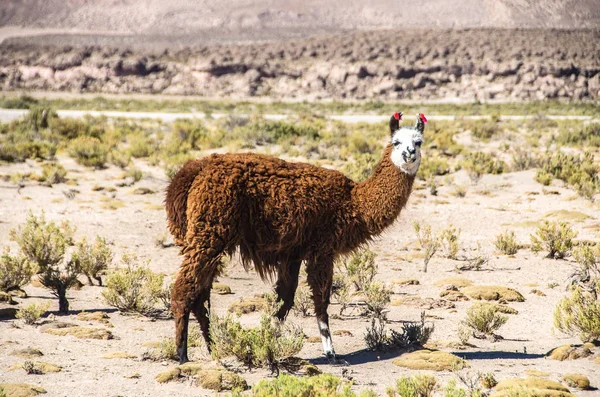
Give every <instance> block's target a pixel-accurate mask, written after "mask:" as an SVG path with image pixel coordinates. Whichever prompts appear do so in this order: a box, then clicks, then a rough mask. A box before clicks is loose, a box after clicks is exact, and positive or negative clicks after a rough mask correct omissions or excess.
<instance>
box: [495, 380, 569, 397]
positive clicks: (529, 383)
mask: <svg viewBox="0 0 600 397" xmlns="http://www.w3.org/2000/svg"><path fill="white" fill-rule="evenodd" d="M494 390H495V391H496V393H494V394H492V397H504V396H506V397H509V396H516V395H519V396H528V397H574V396H573V394H571V393H570V392H569V389H567V388H566V387H564V386H563V385H561V384H560V383H558V382H555V381H553V380H548V379H542V378H515V379H505V380H503V381H501V382H500V383H498V385H497V386H496V387H495V389H494Z"/></svg>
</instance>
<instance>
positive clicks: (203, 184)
mask: <svg viewBox="0 0 600 397" xmlns="http://www.w3.org/2000/svg"><path fill="white" fill-rule="evenodd" d="M391 152H392V146H391V144H390V145H388V146H387V147H386V148H385V150H384V152H383V157H382V159H381V161H380V163H379V164H378V165H377V167H376V168H375V170H374V172H373V175H372V176H371V177H370V178H369V179H368V180H366V181H364V182H360V183H355V182H354V181H352V180H351V179H349V178H347V177H346V176H344V175H343V174H342V173H340V172H338V171H334V170H329V169H325V168H321V167H316V166H313V165H309V164H305V163H292V162H287V161H284V160H280V159H277V158H273V157H268V156H264V155H258V154H253V153H247V154H224V155H217V154H213V155H211V156H208V157H205V158H203V159H201V160H192V161H189V162H187V163H186V164H185V165H184V166H183V168H181V170H180V171H179V172H178V173H177V174H176V175H175V177H174V178H173V180H172V182H171V184H170V185H169V187H168V189H167V196H166V210H167V215H168V223H169V228H170V231H171V233H172V234H173V236H174V237H175V241H176V244H177V245H179V246H180V247H181V253H182V254H183V257H184V259H183V263H182V265H181V269H180V272H179V275H178V277H177V280H176V281H175V285H174V290H173V296H172V303H173V305H172V307H173V313H174V315H175V320H176V336H177V338H176V342H177V346H178V352H179V355H180V360H181V361H187V354H186V346H185V342H186V341H187V322H188V318H189V313H190V310H191V311H192V312H193V313H194V315H195V316H196V317H197V318H198V320H199V322H200V325H201V328H202V332H203V334H204V337H205V339H206V341H207V342H210V337H209V331H208V324H209V323H208V310H209V307H210V306H209V305H210V288H211V285H212V281H213V279H214V277H215V276H216V275H217V274H216V273H217V272H218V266H219V262H220V258H221V256H222V255H223V254H224V253H233V252H234V251H235V250H236V249H238V248H239V250H240V253H241V257H242V260H243V263H244V266H245V267H248V265H249V264H250V262H252V263H253V264H254V268H255V269H256V271H257V272H258V274H259V275H260V276H261V277H262V278H263V279H265V278H267V277H269V276H271V275H277V278H278V281H277V286H276V292H277V294H278V295H279V298H280V299H281V300H282V301H283V306H282V308H281V309H280V312H279V313H278V314H277V316H278V317H279V318H281V319H283V318H284V317H285V316H286V315H287V313H288V311H289V310H290V308H291V307H292V305H293V301H294V293H295V290H296V287H297V284H298V273H299V269H300V264H301V263H302V261H305V262H306V268H307V273H308V283H309V285H310V286H311V288H312V291H313V299H314V301H315V311H316V315H317V318H318V319H319V320H320V321H324V322H325V323H327V322H328V318H327V306H328V304H329V297H330V289H331V283H332V277H333V263H334V260H335V258H336V257H337V256H339V255H341V254H346V253H349V252H351V251H353V250H355V249H356V248H358V247H359V246H361V245H362V244H365V243H366V242H368V241H369V240H370V239H372V238H373V237H375V236H377V235H379V234H380V233H381V232H382V231H383V230H384V229H385V228H386V227H388V226H389V225H391V224H392V223H393V222H394V220H395V219H396V218H397V217H398V215H399V213H400V210H401V209H402V208H403V207H404V206H405V205H406V202H407V200H408V197H409V195H410V192H411V189H412V185H413V181H414V176H409V175H407V174H406V173H404V172H402V171H401V170H400V169H398V167H396V166H395V165H394V164H393V163H392V161H391V158H390V154H391ZM322 331H323V330H322ZM209 346H210V345H209Z"/></svg>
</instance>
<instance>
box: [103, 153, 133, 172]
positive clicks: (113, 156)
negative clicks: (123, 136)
mask: <svg viewBox="0 0 600 397" xmlns="http://www.w3.org/2000/svg"><path fill="white" fill-rule="evenodd" d="M107 159H108V162H109V163H110V164H113V165H116V166H117V167H119V168H122V169H125V168H127V166H128V165H129V164H130V163H131V155H130V154H129V153H127V152H126V151H123V150H116V149H113V150H111V151H110V152H109V153H108V157H107Z"/></svg>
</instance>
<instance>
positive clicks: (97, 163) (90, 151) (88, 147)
mask: <svg viewBox="0 0 600 397" xmlns="http://www.w3.org/2000/svg"><path fill="white" fill-rule="evenodd" d="M69 156H71V157H73V158H74V159H75V161H77V162H78V163H79V164H81V165H85V166H86V167H94V168H102V167H104V165H105V164H106V161H107V158H108V147H107V146H106V145H105V144H104V143H102V142H101V141H100V140H99V139H98V138H93V137H88V136H82V137H79V138H77V139H74V140H73V141H72V142H71V144H70V145H69Z"/></svg>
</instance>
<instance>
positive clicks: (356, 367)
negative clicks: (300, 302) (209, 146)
mask: <svg viewBox="0 0 600 397" xmlns="http://www.w3.org/2000/svg"><path fill="white" fill-rule="evenodd" d="M59 161H60V163H61V164H63V165H64V166H65V167H66V168H67V170H68V172H69V173H68V177H70V178H72V179H76V181H77V186H67V185H65V184H59V185H55V186H54V187H52V188H50V187H43V186H40V185H39V184H37V183H35V182H30V183H27V184H26V186H25V187H23V188H22V189H20V190H17V189H16V187H15V185H14V184H11V183H10V182H0V241H2V245H10V246H12V247H13V249H14V248H15V247H14V244H13V243H12V242H10V241H9V238H8V236H9V230H10V229H11V228H13V227H15V226H17V225H19V224H20V223H22V222H24V220H25V216H26V214H27V212H28V211H30V210H31V211H33V212H34V213H35V214H39V213H40V212H41V211H42V210H44V211H45V212H46V216H47V217H48V219H50V220H56V221H63V220H69V221H70V222H71V223H72V224H73V225H75V226H76V227H77V232H76V235H75V237H76V239H79V238H81V237H84V236H86V237H88V239H90V238H93V237H94V236H96V235H100V236H104V237H106V238H107V239H108V240H109V241H110V242H111V243H112V244H113V245H112V248H113V250H114V252H115V253H116V254H117V255H120V254H121V253H123V252H135V253H136V254H137V255H138V256H139V257H140V258H142V259H149V260H150V261H151V262H150V267H151V269H152V270H154V271H157V272H164V273H166V274H167V275H169V276H171V275H172V274H173V273H174V272H175V271H176V269H177V267H178V265H179V262H180V258H179V255H178V250H177V248H174V247H173V248H162V247H158V246H156V245H155V240H156V238H158V237H160V236H163V235H164V234H165V233H166V219H165V212H164V209H163V206H162V202H163V199H164V193H163V192H164V189H165V187H166V184H167V180H166V177H165V176H164V172H163V170H162V169H161V168H158V167H150V166H148V165H147V164H146V163H144V162H137V163H136V166H137V167H138V168H140V169H141V170H142V171H143V173H144V178H143V179H142V180H141V181H140V182H138V183H136V184H135V186H130V187H116V185H117V183H118V182H120V181H121V179H120V175H121V173H122V171H121V170H119V169H117V168H115V167H112V166H111V167H109V168H108V169H105V170H101V171H90V170H87V169H85V168H83V167H81V166H79V165H77V164H76V163H75V162H74V161H73V160H72V159H70V158H66V157H60V158H59ZM38 168H39V165H38V164H36V163H35V162H31V161H28V162H27V163H24V164H23V163H22V164H14V165H1V166H0V174H12V173H15V172H31V171H35V170H38ZM453 176H454V179H455V182H456V183H458V184H464V185H466V186H468V187H467V195H466V197H464V198H458V197H455V196H453V195H451V194H450V190H451V188H450V187H448V186H443V187H441V188H440V189H439V194H438V196H437V197H434V196H431V195H430V194H429V191H428V190H427V189H424V187H422V186H417V189H416V190H415V191H414V192H413V194H412V197H411V199H410V201H409V203H408V205H407V207H406V208H405V209H404V211H403V212H402V213H401V215H400V217H399V219H398V221H397V222H396V223H395V224H394V225H393V226H392V227H391V228H390V229H389V230H388V231H387V232H386V233H385V234H384V235H383V236H382V237H380V238H378V239H377V240H376V241H375V242H374V243H373V244H372V246H371V248H372V249H373V250H374V251H375V252H376V253H377V263H378V265H379V274H378V279H381V280H383V281H385V282H388V283H389V282H390V281H392V280H396V279H406V278H413V279H417V280H419V282H420V285H408V286H398V285H396V286H394V287H393V288H394V292H395V294H394V296H393V297H392V301H393V300H394V299H397V298H400V297H405V296H420V297H423V298H425V297H431V298H439V293H440V292H441V290H442V288H441V287H438V286H435V285H434V283H435V282H436V281H437V280H440V279H442V278H446V277H452V276H460V277H465V278H468V279H469V280H471V281H473V282H474V283H475V284H480V285H503V286H508V287H511V288H515V289H516V290H518V291H520V292H521V293H522V294H523V295H524V296H525V298H526V301H525V302H523V303H512V304H511V305H510V306H512V307H514V308H515V309H517V310H518V311H519V314H518V315H511V316H510V319H509V321H508V322H507V324H506V325H505V326H504V327H503V328H502V329H501V330H500V331H499V334H500V335H502V336H503V337H504V339H503V340H501V341H498V342H495V343H493V342H490V341H486V340H471V342H472V343H473V344H474V346H473V347H471V348H468V349H466V350H456V349H452V348H447V347H444V346H447V342H449V341H456V340H457V339H458V338H457V328H458V325H459V322H460V321H461V320H462V319H463V318H464V317H465V310H466V309H467V308H468V307H470V306H471V304H472V302H456V308H454V309H433V310H428V311H427V314H428V316H429V320H430V321H431V322H433V323H434V324H435V332H434V334H433V336H432V340H431V341H432V342H434V343H437V344H438V345H439V346H440V348H441V349H443V350H446V351H449V352H454V353H456V354H458V355H460V356H462V357H464V358H466V360H467V362H468V365H469V370H468V371H470V372H471V373H473V374H475V373H477V372H492V373H494V375H495V377H496V378H497V379H498V380H502V379H505V378H509V377H518V376H525V371H526V370H528V369H537V370H541V371H547V372H549V373H550V376H549V377H550V378H551V379H554V380H560V378H561V376H562V375H563V374H565V373H573V372H577V373H582V374H584V375H587V376H588V377H589V378H590V380H591V382H592V385H593V386H596V387H599V386H600V365H599V364H596V363H594V361H593V360H592V359H580V360H576V361H564V362H559V361H554V360H550V359H547V358H545V357H544V354H545V353H546V352H548V351H549V350H550V349H552V348H554V347H557V346H560V345H563V344H567V343H577V342H578V340H577V339H576V338H572V337H566V336H564V335H562V334H560V333H558V332H555V331H553V325H552V313H553V310H554V306H555V304H556V303H557V301H558V300H559V299H560V298H561V297H563V296H565V295H566V292H565V286H566V282H567V278H568V275H569V273H570V271H571V270H572V268H573V263H572V262H571V260H569V259H567V260H550V259H545V258H543V255H542V254H539V255H536V254H533V253H532V252H531V251H530V250H529V249H523V250H521V251H519V253H518V254H517V255H516V256H515V257H512V258H511V257H507V256H505V255H501V254H499V253H497V252H495V248H494V246H493V243H492V240H493V239H494V237H495V236H496V235H497V234H499V233H500V232H502V231H503V230H506V229H513V230H515V232H516V233H517V237H518V240H519V242H521V243H529V235H530V233H532V232H533V230H534V227H535V225H536V224H537V223H538V222H539V221H540V220H541V219H544V218H545V217H546V216H547V214H548V213H550V212H551V211H558V210H569V211H580V212H582V213H584V214H586V215H588V216H589V218H587V219H585V220H583V221H580V222H576V223H574V227H575V228H576V229H577V230H578V231H579V236H578V238H579V239H597V238H598V234H597V233H598V231H599V230H600V224H599V223H598V220H597V219H598V217H599V216H600V207H599V206H598V204H597V203H596V204H594V203H591V202H589V201H587V200H584V199H581V198H578V197H576V194H575V192H574V191H572V190H569V189H566V188H564V187H562V186H559V185H555V186H552V187H550V188H545V189H542V186H541V185H540V184H538V183H536V182H535V181H534V179H533V177H534V171H525V172H518V173H509V174H504V175H499V176H489V175H488V176H484V177H483V179H482V180H481V181H480V182H479V184H478V185H476V186H473V185H471V184H470V181H469V180H468V178H467V176H466V174H464V172H458V173H456V174H454V175H453ZM96 185H99V186H104V187H116V191H115V192H113V193H107V192H105V191H93V190H92V188H93V187H94V186H96ZM136 187H148V188H150V189H152V190H154V191H155V192H156V193H155V194H150V195H144V196H140V195H135V194H133V193H132V191H133V189H134V188H136ZM69 189H74V190H76V194H75V197H74V198H73V199H68V198H66V196H65V194H64V192H65V191H66V190H69ZM544 191H545V193H548V191H552V192H554V193H552V194H545V193H544ZM113 196H114V197H113ZM115 203H116V204H117V205H116V206H115V207H120V208H117V209H107V208H106V204H115ZM121 204H122V206H121ZM414 221H419V222H421V223H422V224H429V225H432V226H433V228H434V230H441V229H442V228H445V227H447V226H448V225H450V224H452V225H454V226H455V227H458V228H460V229H461V231H462V233H461V235H460V247H461V251H460V253H459V255H462V256H474V255H475V253H476V251H477V249H478V246H480V247H481V248H480V251H482V252H483V253H485V254H486V255H489V263H488V265H486V266H485V267H484V268H483V270H481V271H466V272H462V273H460V274H458V272H457V271H456V270H455V267H456V266H457V265H460V264H462V262H458V261H454V260H450V259H444V258H442V257H440V256H439V255H438V256H436V257H434V258H433V260H432V261H431V262H430V264H429V271H428V272H427V273H423V272H422V271H421V267H422V259H419V258H420V256H419V252H418V251H416V248H415V247H417V243H416V236H415V233H414V231H413V222H414ZM220 281H221V282H223V283H225V284H227V285H229V286H230V287H231V288H232V290H233V294H232V295H224V296H221V295H213V308H214V310H216V311H217V312H218V313H224V312H225V311H226V308H227V307H228V306H229V304H231V303H232V302H233V301H235V300H237V299H239V298H240V297H248V296H252V295H254V294H256V293H259V292H267V291H269V290H270V289H271V285H268V284H265V283H263V282H262V281H260V279H259V278H258V277H257V276H256V275H255V274H246V273H245V272H244V271H243V269H242V267H241V265H239V264H238V263H237V262H236V261H235V260H233V263H232V266H231V267H230V268H229V270H228V275H227V276H226V277H222V279H221V280H220ZM549 283H558V287H555V288H549V287H548V284H549ZM533 288H537V289H539V290H541V291H542V292H544V294H545V295H546V296H538V295H535V294H532V293H530V291H531V290H532V289H533ZM25 290H26V291H27V293H28V294H29V297H28V298H27V299H21V301H22V302H23V303H29V302H45V301H47V302H50V303H51V304H52V306H51V309H50V310H51V311H53V312H56V310H57V309H58V304H57V300H56V299H55V298H53V297H52V296H51V295H50V294H49V293H48V292H47V291H46V290H44V289H41V288H35V287H33V286H27V287H26V288H25ZM101 290H102V289H101V288H100V287H88V286H86V287H84V288H83V289H82V290H80V291H70V292H69V294H68V297H69V299H70V302H71V310H72V314H70V315H68V316H59V315H56V317H55V318H56V320H59V321H68V322H72V323H77V324H80V325H89V326H94V327H99V326H100V327H101V325H99V324H98V323H93V322H91V323H89V324H86V322H80V321H78V320H76V314H77V313H78V312H79V311H82V310H86V311H96V310H101V311H105V312H106V313H108V315H109V316H110V322H111V323H112V324H114V328H111V331H112V332H113V334H114V335H115V339H113V340H81V339H75V338H73V337H60V336H53V335H49V334H45V333H42V332H41V331H40V327H39V326H28V325H24V324H23V323H22V322H21V321H17V320H13V321H0V382H24V383H30V384H35V385H39V386H41V387H43V388H45V389H46V390H47V391H48V393H49V394H48V395H51V396H117V395H118V396H165V395H185V396H187V395H190V396H191V395H196V396H197V395H213V394H214V393H213V392H211V391H206V390H202V389H199V388H198V387H196V386H193V385H192V384H191V383H189V382H188V383H168V384H159V383H157V382H156V381H155V380H154V376H155V375H157V374H158V373H160V372H162V371H164V370H166V369H167V368H172V367H174V366H175V363H174V362H151V361H142V360H141V359H140V358H139V357H140V355H141V354H142V353H143V352H144V351H145V350H147V348H145V347H143V346H142V343H144V342H148V341H157V340H160V339H162V338H164V337H171V336H172V335H173V328H174V326H173V322H172V320H156V321H154V320H150V319H148V318H144V317H136V316H125V315H122V314H120V313H119V312H116V311H115V310H114V309H113V308H111V307H109V306H108V305H107V304H106V303H105V302H104V301H103V299H102V296H101ZM338 310H339V306H338V305H337V304H333V305H332V306H331V307H330V313H336V312H338ZM420 312H421V309H419V308H412V307H407V306H391V307H390V312H389V315H388V317H389V319H390V320H391V325H390V327H391V328H400V326H401V324H402V322H403V321H414V320H418V319H419V315H420ZM350 314H352V313H350ZM241 319H242V322H243V323H244V324H248V325H251V324H256V323H257V321H258V319H259V315H258V314H256V313H254V314H248V315H243V316H242V317H241ZM46 321H49V320H48V319H46ZM288 321H291V322H294V323H297V324H300V325H301V326H302V328H303V330H304V332H305V334H306V335H308V336H318V335H319V333H318V328H317V322H316V321H315V320H314V318H302V317H298V316H297V315H296V314H294V313H292V314H291V315H290V317H289V318H288ZM367 325H368V321H367V319H366V318H364V317H359V316H356V315H350V316H345V317H344V318H343V319H332V320H331V328H332V330H333V331H339V330H348V331H350V332H351V333H352V336H343V337H341V336H336V337H334V345H335V348H336V351H337V352H338V354H341V355H343V356H344V358H345V359H346V360H347V361H348V362H349V363H350V366H349V367H347V369H348V370H349V373H350V374H351V376H352V377H354V380H355V386H354V389H355V390H357V391H358V390H361V389H362V388H364V387H371V388H373V389H374V390H375V391H377V392H378V393H380V394H383V393H384V391H385V388H386V387H387V386H389V385H392V384H393V383H394V382H395V379H397V378H398V377H400V376H403V375H411V374H414V373H415V371H411V370H408V369H404V368H400V367H397V366H395V365H393V364H392V358H394V357H395V356H396V355H397V353H396V354H395V353H387V354H379V353H370V352H365V351H364V350H363V349H364V348H365V344H364V341H363V335H364V333H365V329H366V327H367ZM25 347H34V348H38V349H40V350H41V351H42V352H43V353H44V357H42V358H41V361H45V362H51V363H55V364H58V365H60V366H61V367H62V368H63V369H62V372H59V373H50V374H46V375H26V374H25V373H24V371H22V370H16V371H8V369H9V368H10V367H11V366H12V365H13V364H15V363H17V362H21V361H23V359H20V358H17V357H14V356H12V355H11V354H10V353H11V352H12V351H13V350H15V349H18V348H25ZM116 351H123V352H127V353H131V354H133V355H135V356H137V357H138V358H134V359H104V358H101V356H102V355H103V354H105V353H108V352H116ZM524 352H526V353H524ZM321 354H322V351H321V343H315V344H312V343H306V344H305V347H304V348H303V350H302V351H301V352H300V354H299V356H300V357H302V358H305V359H308V360H310V361H313V362H315V363H316V364H317V365H318V366H319V368H320V369H321V370H323V371H325V372H331V373H333V374H337V375H341V371H342V369H343V368H342V367H337V366H331V365H328V364H327V363H326V361H325V360H324V359H323V358H322V357H321ZM596 354H598V353H596ZM191 358H192V359H193V360H207V359H208V357H207V353H206V352H205V351H204V350H203V349H200V348H195V349H192V351H191ZM135 373H137V374H139V375H140V377H139V378H136V379H130V378H128V376H130V375H132V374H135ZM241 375H242V376H243V377H244V378H246V379H247V380H248V382H249V383H254V382H256V381H258V380H259V379H261V378H263V377H267V376H269V373H268V372H267V371H265V370H252V371H248V372H242V373H241ZM436 376H438V378H439V379H440V383H441V384H445V383H446V381H448V380H449V379H450V378H452V377H453V375H452V374H451V373H449V372H438V373H436ZM573 392H574V393H575V394H576V395H578V396H583V397H592V396H600V392H599V391H585V392H584V391H577V390H574V389H573Z"/></svg>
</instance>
